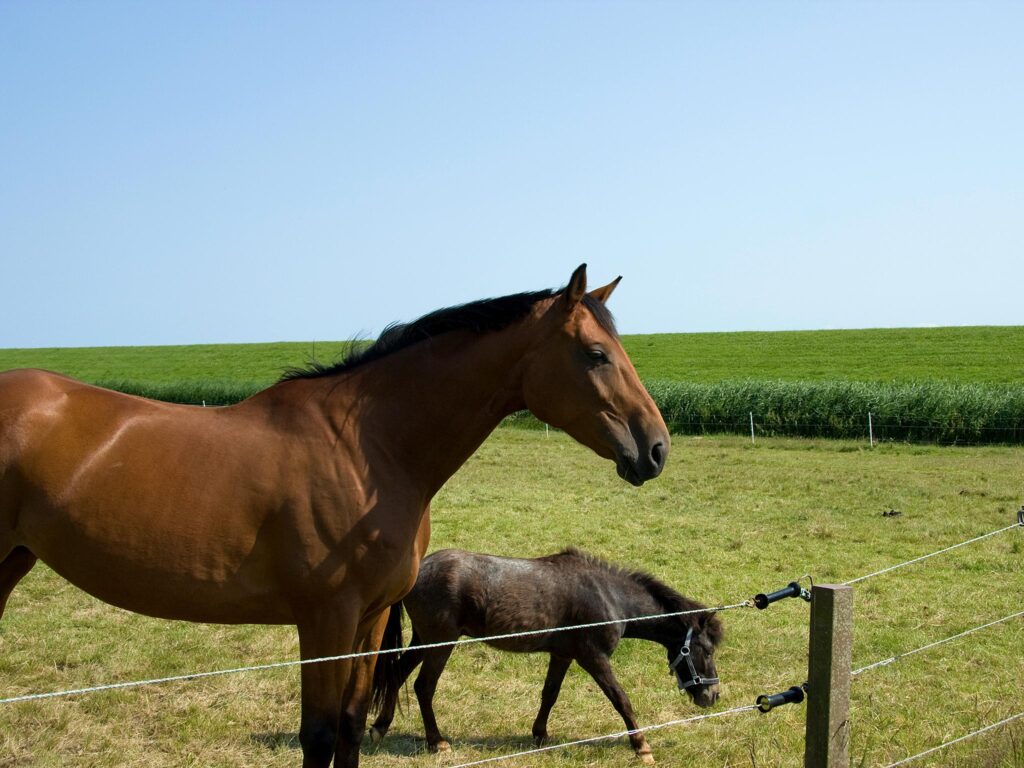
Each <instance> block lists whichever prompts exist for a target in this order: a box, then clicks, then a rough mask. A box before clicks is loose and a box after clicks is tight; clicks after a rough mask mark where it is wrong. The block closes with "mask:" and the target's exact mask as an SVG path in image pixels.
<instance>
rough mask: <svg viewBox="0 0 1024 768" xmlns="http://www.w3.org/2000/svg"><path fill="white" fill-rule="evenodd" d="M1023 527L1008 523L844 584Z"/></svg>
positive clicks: (878, 574)
mask: <svg viewBox="0 0 1024 768" xmlns="http://www.w3.org/2000/svg"><path fill="white" fill-rule="evenodd" d="M1021 527H1022V526H1021V524H1020V523H1014V524H1013V525H1008V526H1006V527H1005V528H1000V529H999V530H998V531H992V532H990V533H986V534H983V535H981V536H976V537H975V538H973V539H968V540H967V541H961V542H960V543H959V544H954V545H953V546H951V547H945V548H943V549H940V550H937V551H935V552H931V553H929V554H927V555H921V556H920V557H915V558H914V559H913V560H907V561H906V562H903V563H897V564H896V565H890V566H889V567H888V568H883V569H882V570H880V571H875V572H874V573H869V574H866V575H864V576H858V577H857V578H856V579H850V580H849V581H844V582H843V586H850V585H851V584H856V583H857V582H860V581H864V580H866V579H871V578H874V577H875V576H881V575H882V574H883V573H889V571H895V570H896V569H897V568H904V567H906V566H908V565H913V564H914V563H919V562H921V561H922V560H927V559H928V558H929V557H935V556H936V555H941V554H944V553H946V552H951V551H952V550H954V549H957V548H958V547H966V546H967V545H968V544H973V543H974V542H976V541H981V540H982V539H987V538H988V537H989V536H995V535H996V534H1000V533H1006V531H1009V530H1013V529H1014V528H1021Z"/></svg>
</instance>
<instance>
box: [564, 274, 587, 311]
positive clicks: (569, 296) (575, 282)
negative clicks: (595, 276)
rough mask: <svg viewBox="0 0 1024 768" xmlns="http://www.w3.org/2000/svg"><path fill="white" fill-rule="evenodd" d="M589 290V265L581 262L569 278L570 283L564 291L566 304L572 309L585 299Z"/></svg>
mask: <svg viewBox="0 0 1024 768" xmlns="http://www.w3.org/2000/svg"><path fill="white" fill-rule="evenodd" d="M586 292H587V265H586V264H580V265H579V266H578V267H576V271H575V272H573V273H572V277H570V278H569V284H568V285H567V286H566V287H565V291H563V292H562V297H563V298H564V300H565V303H566V306H567V307H569V309H572V308H573V307H575V306H576V305H577V304H579V303H580V302H581V301H582V300H583V296H584V295H585V294H586Z"/></svg>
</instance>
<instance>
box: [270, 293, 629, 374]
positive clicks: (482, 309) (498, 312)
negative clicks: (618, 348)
mask: <svg viewBox="0 0 1024 768" xmlns="http://www.w3.org/2000/svg"><path fill="white" fill-rule="evenodd" d="M557 293H559V291H553V290H551V289H547V290H543V291H531V292H526V293H515V294H512V295H511V296H502V297H500V298H496V299H482V300H480V301H473V302H470V303H468V304H460V305H458V306H455V307H446V308H444V309H438V310H435V311H434V312H431V313H429V314H427V315H424V316H423V317H421V318H420V319H419V320H413V321H412V322H411V323H393V324H391V325H389V326H388V327H387V328H385V329H384V331H383V332H382V333H381V335H380V337H379V338H378V339H377V340H376V341H375V342H373V343H372V344H370V345H368V346H362V345H356V344H353V345H351V346H350V347H349V351H348V353H347V354H346V355H345V357H344V358H343V359H342V360H341V361H339V362H336V363H333V364H329V365H328V364H324V363H320V362H316V361H313V362H310V363H309V364H308V365H307V366H306V367H304V368H291V369H289V370H287V371H285V372H284V374H283V375H282V376H281V378H280V381H287V380H289V379H313V378H318V377H320V376H330V375H332V374H335V373H344V372H346V371H351V370H352V369H353V368H357V367H359V366H361V365H364V364H365V363H370V362H373V361H374V360H380V359H381V358H382V357H386V356H387V355H390V354H392V353H394V352H397V351H398V350H400V349H405V348H406V347H410V346H412V345H413V344H416V343H418V342H421V341H426V340H427V339H430V338H433V337H434V336H439V335H441V334H443V333H448V332H450V331H472V332H473V333H487V332H489V331H500V330H501V329H502V328H507V327H508V326H510V325H512V324H513V323H515V322H517V321H519V320H522V319H523V318H524V317H526V315H527V314H528V313H529V311H530V309H531V308H532V307H533V305H534V304H536V303H537V302H538V301H541V300H543V299H548V298H551V297H552V296H554V295H556V294H557ZM583 304H584V305H585V306H586V307H587V309H589V310H590V311H591V313H592V314H593V315H594V318H595V319H596V320H597V322H598V323H599V324H600V325H601V327H602V328H604V329H605V330H606V331H608V332H609V333H611V334H612V335H614V336H617V335H618V333H617V331H616V330H615V321H614V320H613V318H612V315H611V313H610V312H609V311H608V309H607V307H605V305H604V304H602V303H601V302H600V301H598V300H597V299H595V298H593V297H591V296H589V295H585V296H584V297H583Z"/></svg>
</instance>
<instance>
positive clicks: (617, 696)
mask: <svg viewBox="0 0 1024 768" xmlns="http://www.w3.org/2000/svg"><path fill="white" fill-rule="evenodd" d="M576 661H577V662H578V663H579V665H580V666H581V667H583V668H584V669H585V670H586V671H587V672H588V673H589V674H590V676H591V677H593V678H594V680H595V681H596V682H597V684H598V685H599V686H601V690H602V691H604V695H605V696H607V697H608V700H609V701H610V702H611V703H612V706H614V707H615V710H616V711H617V712H618V713H619V714H620V715H622V719H623V721H624V722H625V723H626V728H627V729H628V730H630V731H634V730H636V729H637V728H639V727H640V726H638V725H637V722H636V717H635V716H634V715H633V705H632V704H630V703H629V697H628V696H627V695H626V692H625V691H624V690H622V686H621V685H619V681H618V680H616V679H615V674H614V673H613V672H612V665H611V662H610V661H609V660H608V657H607V656H605V655H604V654H602V653H599V652H595V653H593V654H587V655H585V656H581V657H579V658H577V659H576ZM629 741H630V743H631V744H632V745H633V750H634V751H635V752H636V754H637V756H638V757H639V758H640V759H641V760H643V761H644V762H645V763H647V764H648V765H653V764H654V756H653V755H652V754H651V747H650V745H649V744H648V743H647V739H646V738H644V735H643V734H642V733H634V734H632V735H631V736H630V737H629Z"/></svg>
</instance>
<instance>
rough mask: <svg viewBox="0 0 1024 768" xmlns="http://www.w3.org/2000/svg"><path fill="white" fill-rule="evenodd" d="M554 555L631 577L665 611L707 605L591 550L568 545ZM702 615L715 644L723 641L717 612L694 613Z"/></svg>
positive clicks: (697, 607)
mask: <svg viewBox="0 0 1024 768" xmlns="http://www.w3.org/2000/svg"><path fill="white" fill-rule="evenodd" d="M554 557H574V558H578V559H580V560H583V561H584V562H585V563H587V564H588V565H591V566H594V567H597V568H601V569H603V570H605V571H607V572H609V573H612V574H615V575H616V576H621V577H624V578H627V579H631V580H632V581H635V582H636V583H637V584H639V585H640V586H641V587H643V588H644V589H646V590H647V592H648V594H650V596H651V597H653V598H654V600H655V602H657V603H658V605H660V606H661V607H662V608H664V609H665V613H678V612H680V611H694V610H698V609H700V608H706V607H707V606H705V605H703V604H701V603H698V602H697V601H696V600H691V599H690V598H688V597H686V596H685V595H682V594H680V593H679V592H676V591H675V590H674V589H672V587H670V586H668V584H666V583H665V582H663V581H661V580H659V579H656V578H655V577H654V576H652V575H651V574H649V573H646V572H644V571H630V570H627V569H625V568H621V567H620V566H617V565H614V564H613V563H609V562H608V561H607V560H602V559H601V558H600V557H597V556H596V555H592V554H590V553H589V552H583V551H582V550H579V549H576V548H575V547H568V548H566V549H564V550H562V551H561V552H559V553H558V554H557V555H554ZM702 615H706V616H708V619H707V620H706V621H705V624H704V632H706V633H707V635H708V637H709V639H710V640H711V642H712V644H713V645H716V646H717V645H718V644H719V643H720V642H721V641H722V635H723V628H722V622H721V619H719V618H718V616H717V615H716V614H693V616H694V617H700V616H702Z"/></svg>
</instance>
